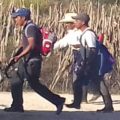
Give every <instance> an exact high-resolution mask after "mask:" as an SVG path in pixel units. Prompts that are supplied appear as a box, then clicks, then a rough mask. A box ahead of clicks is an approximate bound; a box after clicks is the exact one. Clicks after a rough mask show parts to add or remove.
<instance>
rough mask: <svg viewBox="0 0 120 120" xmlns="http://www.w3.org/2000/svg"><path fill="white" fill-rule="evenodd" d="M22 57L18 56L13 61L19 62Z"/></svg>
mask: <svg viewBox="0 0 120 120" xmlns="http://www.w3.org/2000/svg"><path fill="white" fill-rule="evenodd" d="M20 58H21V57H20V56H19V55H18V56H15V57H14V58H13V59H14V61H15V62H18V60H19V59H20Z"/></svg>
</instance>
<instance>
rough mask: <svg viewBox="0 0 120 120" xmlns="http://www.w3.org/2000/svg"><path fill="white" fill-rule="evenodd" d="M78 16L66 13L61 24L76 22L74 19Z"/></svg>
mask: <svg viewBox="0 0 120 120" xmlns="http://www.w3.org/2000/svg"><path fill="white" fill-rule="evenodd" d="M75 16H77V13H66V14H65V16H64V17H63V19H62V20H60V21H59V22H60V23H66V22H75V19H73V18H72V17H75Z"/></svg>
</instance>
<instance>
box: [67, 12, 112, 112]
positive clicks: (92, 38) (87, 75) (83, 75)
mask: <svg viewBox="0 0 120 120" xmlns="http://www.w3.org/2000/svg"><path fill="white" fill-rule="evenodd" d="M72 18H73V19H75V20H76V22H75V27H76V28H77V29H80V30H81V31H82V35H81V38H80V39H79V40H80V43H81V45H80V55H81V56H82V59H81V60H80V59H79V63H80V64H79V65H78V68H76V71H75V72H76V73H77V75H79V79H78V77H77V79H75V81H74V83H73V95H74V101H73V103H71V104H66V106H67V107H69V108H77V109H78V108H80V104H81V101H82V94H83V91H82V86H83V83H84V82H85V81H86V82H87V81H89V80H92V79H93V78H94V76H98V63H97V62H98V61H99V60H97V36H96V34H95V33H94V32H93V31H91V30H90V28H89V26H88V23H89V20H90V17H89V15H87V14H85V13H80V14H78V15H77V16H75V17H72ZM101 78H102V76H99V82H97V83H99V86H100V93H101V95H102V97H103V101H104V104H105V107H104V108H103V109H101V110H97V111H98V112H111V111H113V105H112V99H111V96H110V94H109V91H108V89H107V87H106V85H105V82H104V81H103V79H101Z"/></svg>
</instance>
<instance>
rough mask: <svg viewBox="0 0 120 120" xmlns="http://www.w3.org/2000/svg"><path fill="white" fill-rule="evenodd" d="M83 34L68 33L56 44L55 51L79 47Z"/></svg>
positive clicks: (75, 31)
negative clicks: (73, 46) (68, 47)
mask: <svg viewBox="0 0 120 120" xmlns="http://www.w3.org/2000/svg"><path fill="white" fill-rule="evenodd" d="M81 34H82V32H81V31H80V30H76V29H74V30H69V31H68V33H67V34H66V35H65V36H64V37H63V38H62V39H60V40H59V41H57V42H56V43H55V44H54V48H53V49H54V50H55V49H60V48H64V47H67V46H72V45H78V44H80V41H79V39H80V36H81Z"/></svg>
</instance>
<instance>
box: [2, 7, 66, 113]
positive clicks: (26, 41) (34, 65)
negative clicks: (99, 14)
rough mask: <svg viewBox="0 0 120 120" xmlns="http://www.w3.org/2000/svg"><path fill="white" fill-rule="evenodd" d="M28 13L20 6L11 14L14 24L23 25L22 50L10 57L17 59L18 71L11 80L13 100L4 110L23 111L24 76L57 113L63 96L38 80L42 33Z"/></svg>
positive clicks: (61, 104) (61, 107)
mask: <svg viewBox="0 0 120 120" xmlns="http://www.w3.org/2000/svg"><path fill="white" fill-rule="evenodd" d="M30 15H31V12H30V10H29V9H26V8H20V9H19V10H17V11H15V12H13V13H12V14H11V16H12V18H13V19H14V22H15V24H16V26H20V27H23V32H22V41H21V43H22V44H21V47H22V48H23V50H22V51H21V53H20V54H18V55H17V56H15V57H13V58H12V60H14V61H15V62H18V61H19V65H18V71H16V73H15V74H14V76H13V77H12V80H11V93H12V98H13V101H12V104H11V107H10V108H5V109H4V111H6V112H24V109H23V83H24V78H27V81H28V83H29V84H30V86H31V88H32V89H33V90H34V91H35V92H36V93H38V94H39V95H41V96H42V97H44V98H45V99H47V100H48V101H49V102H51V103H53V104H54V105H55V106H56V108H57V111H56V114H57V115H58V114H60V113H61V111H62V109H63V105H64V102H65V98H62V97H60V96H59V95H56V94H54V93H52V92H51V91H50V90H49V89H48V88H47V87H46V86H44V85H42V83H40V82H39V77H40V72H41V63H42V56H41V49H42V40H41V39H42V34H41V32H40V29H39V27H38V26H37V25H36V24H34V23H33V22H32V20H31V18H30ZM21 47H20V48H21ZM21 58H22V59H21Z"/></svg>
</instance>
